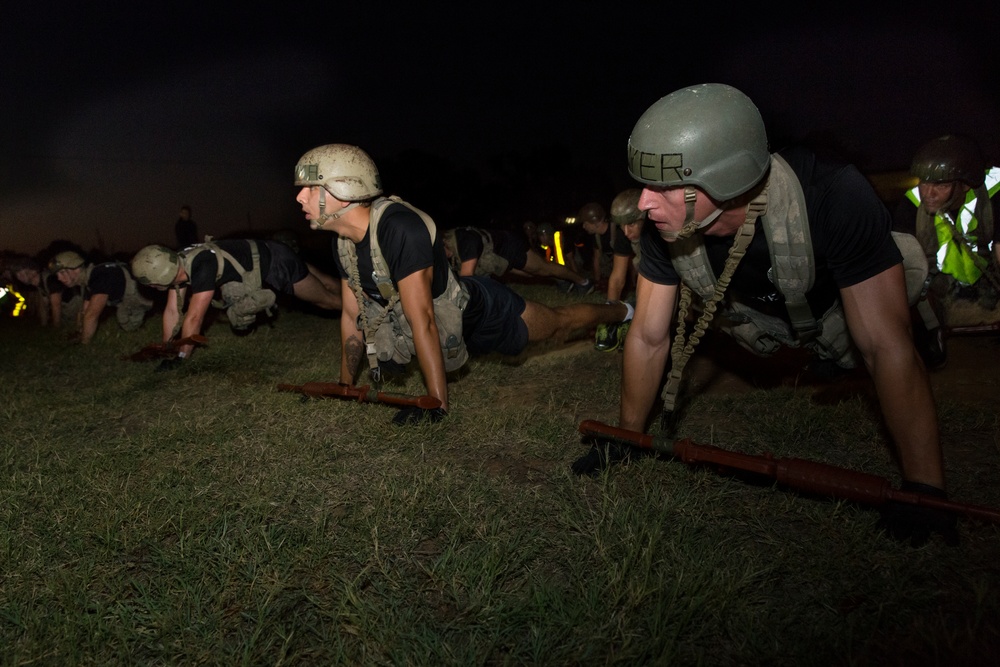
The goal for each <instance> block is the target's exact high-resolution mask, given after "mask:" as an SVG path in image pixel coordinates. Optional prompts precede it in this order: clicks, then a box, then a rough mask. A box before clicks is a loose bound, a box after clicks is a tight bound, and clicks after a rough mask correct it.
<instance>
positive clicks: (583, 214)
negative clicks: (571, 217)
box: [576, 201, 607, 224]
mask: <svg viewBox="0 0 1000 667" xmlns="http://www.w3.org/2000/svg"><path fill="white" fill-rule="evenodd" d="M576 218H577V221H578V222H580V223H581V224H587V223H588V222H604V220H605V219H606V218H607V214H606V213H605V212H604V207H603V206H601V205H600V204H598V203H597V202H596V201H592V202H588V203H586V204H584V205H583V206H582V207H581V208H580V212H579V213H577V214H576Z"/></svg>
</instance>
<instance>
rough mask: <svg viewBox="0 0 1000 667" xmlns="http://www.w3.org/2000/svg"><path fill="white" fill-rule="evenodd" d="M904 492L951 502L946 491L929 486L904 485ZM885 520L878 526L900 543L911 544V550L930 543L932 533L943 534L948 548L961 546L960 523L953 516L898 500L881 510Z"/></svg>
mask: <svg viewBox="0 0 1000 667" xmlns="http://www.w3.org/2000/svg"><path fill="white" fill-rule="evenodd" d="M900 490H902V491H909V492H912V493H923V494H924V495H928V496H934V497H935V498H945V499H947V498H948V494H947V493H946V492H945V491H944V490H943V489H939V488H937V487H934V486H929V485H927V484H920V483H918V482H907V481H904V482H903V483H902V485H901V486H900ZM879 511H880V512H881V514H882V517H881V518H880V519H879V522H878V526H879V528H880V529H881V530H883V531H884V532H885V533H886V535H888V536H889V537H891V538H892V539H894V540H897V541H899V542H905V541H906V540H909V541H910V546H914V547H920V546H923V545H924V544H926V543H927V540H929V539H930V537H931V533H941V535H942V537H944V541H945V544H947V545H948V546H950V547H954V546H958V530H957V528H956V525H957V523H958V519H957V518H956V517H955V515H954V514H952V513H951V512H946V511H944V510H939V509H934V508H931V507H922V506H920V505H911V504H910V503H904V502H901V501H898V500H890V501H889V502H887V503H885V504H884V505H883V506H882V507H881V508H880V510H879Z"/></svg>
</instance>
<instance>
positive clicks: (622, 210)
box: [611, 188, 646, 225]
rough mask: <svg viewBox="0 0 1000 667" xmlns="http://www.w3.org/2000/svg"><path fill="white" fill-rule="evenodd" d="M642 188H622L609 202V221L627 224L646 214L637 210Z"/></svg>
mask: <svg viewBox="0 0 1000 667" xmlns="http://www.w3.org/2000/svg"><path fill="white" fill-rule="evenodd" d="M641 196H642V190H640V189H639V188H629V189H628V190H622V191H621V192H619V193H618V195H617V196H616V197H615V198H614V200H613V201H612V202H611V221H612V222H613V223H615V224H616V225H629V224H632V223H633V222H639V221H640V220H642V219H643V218H644V217H645V216H646V214H645V213H643V212H642V211H640V210H639V197H641Z"/></svg>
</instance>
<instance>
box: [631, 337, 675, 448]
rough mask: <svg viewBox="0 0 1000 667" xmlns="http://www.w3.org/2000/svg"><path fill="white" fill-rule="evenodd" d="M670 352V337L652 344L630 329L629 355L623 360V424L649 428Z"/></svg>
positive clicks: (640, 430) (636, 429)
mask: <svg viewBox="0 0 1000 667" xmlns="http://www.w3.org/2000/svg"><path fill="white" fill-rule="evenodd" d="M669 353H670V341H669V339H668V340H667V341H666V342H665V343H663V344H661V345H658V346H652V345H649V344H648V343H647V342H646V341H644V340H642V339H641V338H640V337H639V336H633V335H631V332H630V335H629V337H628V339H627V340H626V342H625V358H624V360H623V362H622V396H621V410H620V413H619V418H618V425H619V426H620V427H621V428H624V429H628V430H630V431H639V432H642V431H645V429H646V421H647V420H648V419H649V412H650V410H652V408H653V402H654V401H655V400H656V390H657V387H659V386H660V381H661V380H662V379H663V369H664V367H665V365H666V360H667V355H668V354H669Z"/></svg>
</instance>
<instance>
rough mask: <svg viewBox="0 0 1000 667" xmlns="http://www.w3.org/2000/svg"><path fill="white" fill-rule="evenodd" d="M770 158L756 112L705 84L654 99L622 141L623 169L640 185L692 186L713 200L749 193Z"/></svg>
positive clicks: (739, 96) (720, 87)
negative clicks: (625, 155) (625, 157)
mask: <svg viewBox="0 0 1000 667" xmlns="http://www.w3.org/2000/svg"><path fill="white" fill-rule="evenodd" d="M770 164H771V156H770V153H769V152H768V146H767V132H766V131H765V129H764V121H763V119H762V118H761V115H760V111H759V110H758V109H757V107H756V106H755V105H754V103H753V102H752V101H751V100H750V98H749V97H747V96H746V95H745V94H743V93H742V92H740V91H739V90H737V89H736V88H733V87H732V86H728V85H725V84H721V83H705V84H700V85H697V86H693V87H690V88H683V89H681V90H677V91H674V92H673V93H671V94H669V95H667V96H666V97H662V98H660V99H659V100H658V101H657V102H655V103H654V104H653V105H652V106H651V107H649V108H648V109H647V110H646V112H645V113H643V114H642V116H640V118H639V120H638V122H636V124H635V127H634V128H633V130H632V134H631V136H629V140H628V170H629V173H630V174H631V175H632V178H634V179H635V180H637V181H639V182H640V183H646V184H649V185H654V186H661V187H670V186H679V185H692V186H695V187H698V188H701V189H702V190H704V191H705V192H707V193H708V195H709V196H711V197H712V198H713V199H715V200H716V201H726V200H729V199H732V198H734V197H737V196H738V195H741V194H743V193H745V192H747V191H748V190H750V189H751V188H753V187H754V186H755V185H757V183H759V182H760V180H761V179H762V178H763V177H764V175H765V174H766V173H767V170H768V168H769V167H770Z"/></svg>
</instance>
